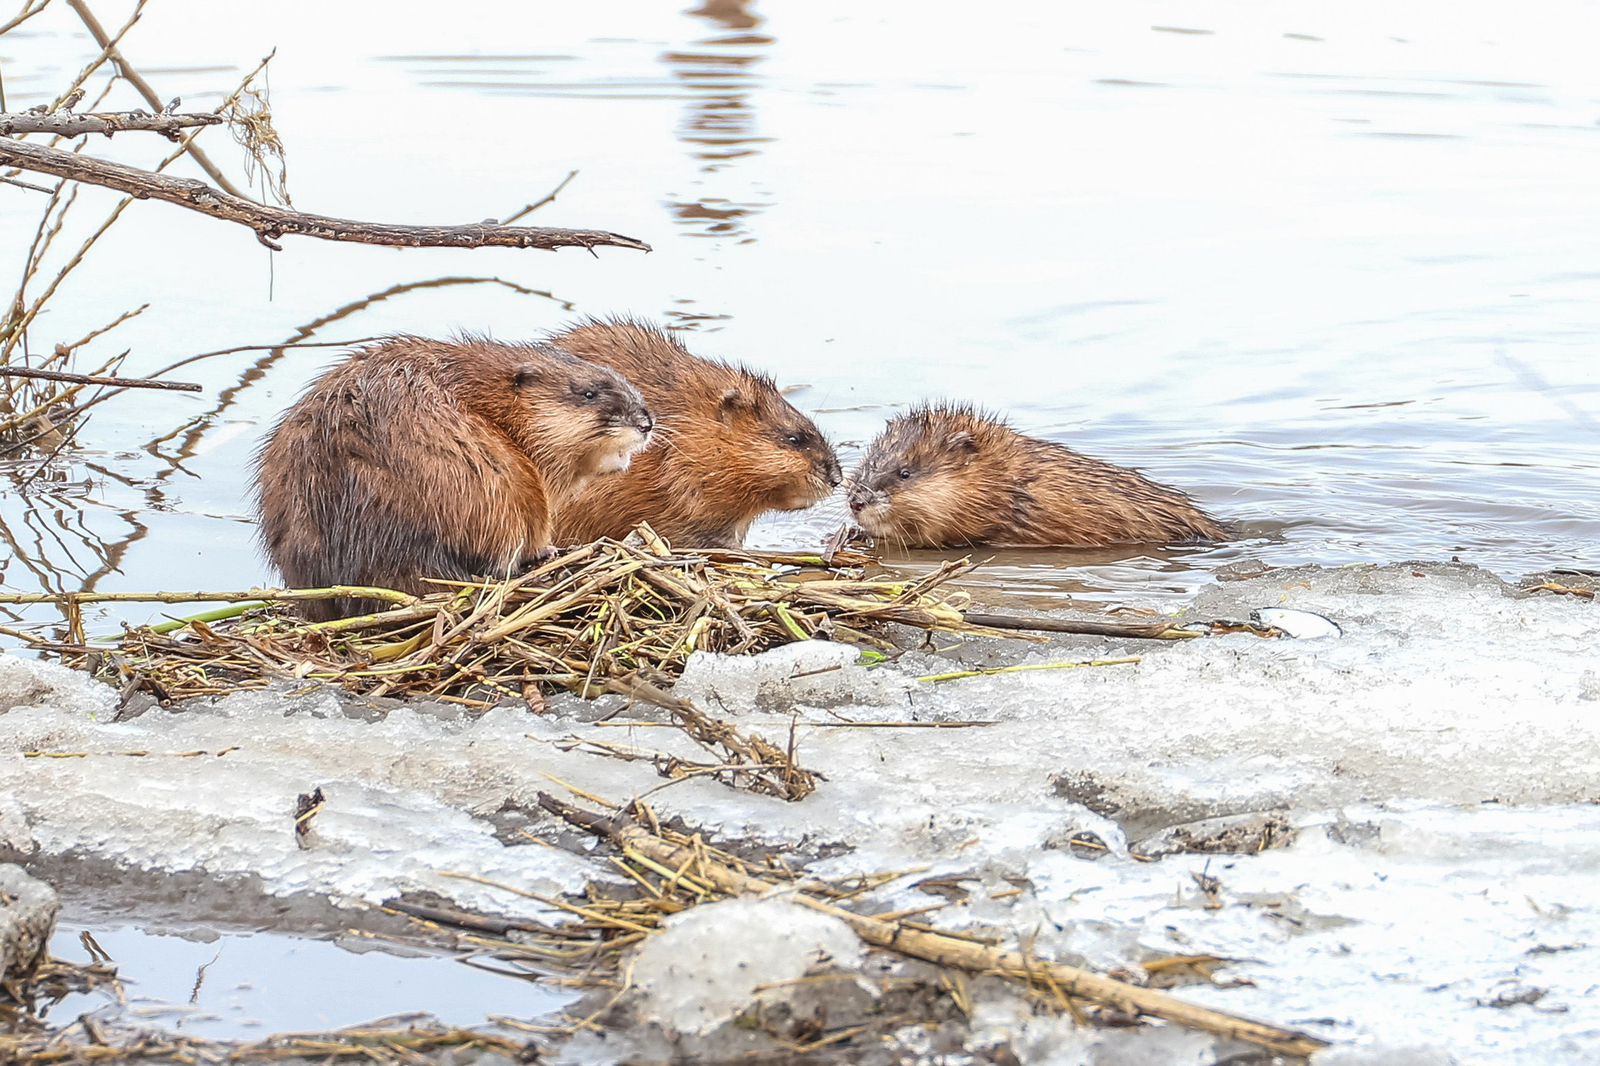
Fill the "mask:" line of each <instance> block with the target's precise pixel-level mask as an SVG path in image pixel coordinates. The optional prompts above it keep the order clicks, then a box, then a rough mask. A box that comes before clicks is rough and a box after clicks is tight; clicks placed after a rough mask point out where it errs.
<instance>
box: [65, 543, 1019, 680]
mask: <svg viewBox="0 0 1600 1066" xmlns="http://www.w3.org/2000/svg"><path fill="white" fill-rule="evenodd" d="M867 561H868V560H867V559H866V558H865V557H864V556H856V555H846V554H844V553H840V554H839V555H836V556H834V557H833V558H831V559H829V560H824V559H823V558H822V557H821V556H817V555H783V554H774V553H758V552H744V551H695V552H693V553H675V552H673V550H672V549H671V548H670V547H669V546H668V545H667V544H666V543H665V542H664V541H662V540H660V539H659V538H657V537H656V536H655V535H654V534H652V533H650V532H649V530H648V527H644V528H641V530H640V533H639V534H638V535H636V536H634V537H631V538H629V540H628V541H627V542H622V543H619V542H615V541H599V542H597V543H594V544H588V545H584V546H582V547H578V548H573V549H571V550H568V551H565V552H562V553H561V554H559V555H557V556H556V557H554V558H552V559H551V560H549V561H548V562H546V563H545V564H543V565H542V566H540V567H538V568H537V569H535V570H533V571H531V572H530V573H528V574H525V575H523V576H521V577H518V578H515V579H513V580H510V581H507V582H503V583H487V584H486V583H460V582H452V583H443V582H441V583H440V586H441V591H439V592H437V593H433V594H430V595H427V596H424V597H421V598H417V597H411V596H406V595H404V594H402V593H396V592H389V591H387V590H360V593H361V594H363V595H373V594H377V595H381V596H382V598H385V599H388V600H390V601H392V602H395V603H396V604H397V606H395V607H393V608H391V609H388V610H384V611H381V612H379V613H375V614H370V615H363V616H361V617H358V618H346V619H339V620H337V621H333V622H321V623H307V622H305V621H303V620H301V619H300V618H298V617H297V616H296V615H294V614H293V613H292V611H291V610H289V609H288V608H287V607H286V606H285V604H286V602H287V601H292V600H296V599H307V598H312V597H316V596H331V595H334V594H343V595H349V594H350V592H351V591H352V590H349V589H340V590H291V591H281V592H275V591H270V590H266V591H264V590H251V591H250V592H249V593H237V594H231V593H230V594H211V595H212V596H214V597H215V598H219V599H221V598H225V597H231V598H239V599H243V598H246V597H249V596H254V597H256V598H259V599H262V600H265V601H268V606H264V607H255V608H253V609H248V610H242V613H237V615H236V616H235V617H231V618H223V619H220V620H219V619H218V618H217V616H216V614H215V613H213V614H211V615H209V616H202V617H201V618H194V619H189V620H186V621H184V622H182V623H165V624H162V625H158V626H143V627H138V628H130V629H128V631H127V632H126V633H125V634H124V635H123V636H122V638H121V639H120V641H119V643H118V645H117V646H116V647H115V649H114V650H111V649H107V650H106V651H103V652H102V651H98V650H96V651H85V652H83V653H80V654H79V655H77V656H75V657H69V659H68V661H69V663H71V664H72V665H76V666H79V667H82V668H86V669H91V670H94V671H95V672H96V673H97V674H98V675H99V676H100V677H102V678H103V679H105V680H108V681H110V682H112V683H113V684H117V685H119V686H122V687H124V688H134V689H137V688H143V689H147V690H148V691H150V692H152V693H153V694H155V695H156V696H157V697H158V698H160V699H162V700H163V701H165V700H177V699H185V698H190V697H195V696H216V695H223V694H226V693H231V692H236V691H240V690H245V689H256V688H263V687H265V686H267V685H268V684H270V683H271V682H273V681H274V680H282V679H292V680H304V681H307V682H321V683H332V684H337V685H339V686H341V687H343V688H345V689H347V690H349V691H350V692H352V693H357V694H362V695H368V696H411V697H419V696H420V697H431V698H435V699H444V700H450V701H453V702H460V703H466V704H469V705H477V706H482V707H487V706H491V705H493V704H495V703H497V702H499V701H500V700H501V699H503V698H507V697H521V698H527V699H529V700H530V701H533V702H536V703H537V701H538V700H539V699H540V691H541V689H543V690H551V689H556V688H564V689H567V690H570V691H573V692H577V693H580V694H582V695H586V696H590V695H597V694H600V693H602V692H608V691H610V692H622V693H625V694H628V695H633V696H639V695H641V691H643V692H644V698H650V696H651V695H652V693H650V691H649V690H650V689H652V688H654V689H657V690H659V689H660V688H664V687H667V686H669V685H670V683H671V681H672V680H673V679H675V678H677V677H678V676H679V675H680V674H681V673H682V670H683V665H684V663H685V662H686V661H687V659H688V657H689V655H690V654H691V653H693V652H695V651H715V652H728V653H733V654H740V653H747V652H759V651H764V650H766V649H768V648H773V647H776V646H778V645H782V644H787V643H790V642H793V641H797V640H809V639H811V638H813V637H819V636H821V637H826V638H830V639H834V640H841V641H848V642H851V643H855V644H860V645H865V646H867V647H869V648H871V647H878V648H886V647H890V645H889V644H888V642H887V640H886V639H885V637H884V627H885V624H886V623H891V622H892V623H900V624H903V625H909V626H914V627H917V628H919V629H923V630H930V631H931V630H940V631H947V632H958V633H972V634H984V635H991V636H1011V637H1015V636H1016V634H1014V633H1002V632H999V631H996V630H990V629H987V628H984V627H981V626H975V625H970V624H968V623H967V622H966V621H964V620H963V618H962V614H961V611H960V609H959V607H958V604H957V597H956V596H951V597H945V596H942V595H940V593H939V592H938V586H940V585H942V584H944V583H945V582H947V581H949V580H950V579H952V578H954V577H956V576H958V575H959V574H961V573H963V572H965V570H966V569H967V568H968V567H967V565H966V564H965V563H958V564H950V565H947V566H945V567H942V568H941V569H939V570H937V571H934V572H933V573H931V574H928V575H926V576H924V577H921V578H918V579H916V580H914V581H888V580H880V581H872V580H865V579H863V578H862V576H861V572H860V569H859V568H860V567H861V566H862V565H863V564H865V563H866V562H867ZM174 595H180V594H174ZM230 613H231V612H230ZM204 617H209V618H210V621H205V620H202V618H204Z"/></svg>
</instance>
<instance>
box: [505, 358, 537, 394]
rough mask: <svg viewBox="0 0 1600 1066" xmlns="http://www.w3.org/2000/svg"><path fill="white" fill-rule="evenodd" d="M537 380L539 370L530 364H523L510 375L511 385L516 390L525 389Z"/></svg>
mask: <svg viewBox="0 0 1600 1066" xmlns="http://www.w3.org/2000/svg"><path fill="white" fill-rule="evenodd" d="M538 380H539V370H538V368H537V367H535V366H533V365H532V364H531V363H524V364H522V365H521V366H519V367H517V372H516V373H515V374H514V375H512V378H511V383H512V384H513V385H515V386H516V387H517V388H519V389H521V388H526V387H527V386H529V385H532V384H533V383H534V382H536V381H538Z"/></svg>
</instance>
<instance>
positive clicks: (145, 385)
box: [0, 366, 200, 392]
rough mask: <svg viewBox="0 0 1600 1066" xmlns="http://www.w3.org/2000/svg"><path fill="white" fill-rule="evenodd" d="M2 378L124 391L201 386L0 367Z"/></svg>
mask: <svg viewBox="0 0 1600 1066" xmlns="http://www.w3.org/2000/svg"><path fill="white" fill-rule="evenodd" d="M0 376H4V377H13V378H38V379H40V380H41V381H70V382H73V383H74V384H78V385H115V386H117V387H119V388H124V389H171V390H173V391H175V392H199V391H200V386H199V385H197V384H195V383H194V382H192V381H156V380H154V379H152V378H124V377H116V376H112V377H99V376H96V375H94V374H69V373H67V372H66V371H64V370H30V369H27V368H26V367H20V366H0Z"/></svg>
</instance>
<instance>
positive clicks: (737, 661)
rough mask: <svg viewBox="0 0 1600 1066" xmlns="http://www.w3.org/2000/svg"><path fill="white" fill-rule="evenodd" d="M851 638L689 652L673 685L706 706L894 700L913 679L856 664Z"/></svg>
mask: <svg viewBox="0 0 1600 1066" xmlns="http://www.w3.org/2000/svg"><path fill="white" fill-rule="evenodd" d="M860 658H861V652H860V649H858V648H856V647H855V646H854V645H851V644H836V643H833V642H831V641H826V640H805V641H797V642H795V643H793V644H785V645H783V646H781V647H778V648H774V649H772V650H771V651H767V652H763V653H762V654H760V655H734V656H729V655H712V654H708V653H705V652H696V653H695V654H694V655H692V656H690V658H689V662H688V664H687V666H686V667H685V669H684V672H683V678H682V679H681V680H680V681H679V682H678V684H677V686H676V687H675V689H674V691H675V692H676V693H677V694H678V695H680V696H682V697H684V698H685V699H687V700H689V701H690V702H692V703H695V704H696V705H697V706H699V707H701V708H702V709H704V710H708V711H732V712H735V713H739V712H746V711H751V710H773V709H788V708H791V707H793V706H795V705H805V706H810V707H837V706H840V705H842V704H865V705H870V706H898V705H902V704H904V703H905V700H906V693H907V692H908V691H910V690H912V689H914V688H915V687H916V682H915V681H913V680H912V679H910V678H908V677H907V676H906V675H905V674H904V673H902V672H900V671H895V670H882V669H868V668H866V667H863V666H860V665H858V660H859V659H860Z"/></svg>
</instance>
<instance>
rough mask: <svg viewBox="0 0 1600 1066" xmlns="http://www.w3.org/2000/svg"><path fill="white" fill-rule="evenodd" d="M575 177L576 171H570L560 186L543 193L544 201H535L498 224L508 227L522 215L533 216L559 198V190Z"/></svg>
mask: <svg viewBox="0 0 1600 1066" xmlns="http://www.w3.org/2000/svg"><path fill="white" fill-rule="evenodd" d="M577 176H578V172H577V171H576V170H574V171H572V172H571V173H569V174H568V175H567V176H566V177H564V178H562V179H561V184H560V185H557V186H556V187H555V188H553V189H551V190H550V191H549V192H547V193H545V194H544V199H542V200H535V201H534V202H533V203H531V204H529V205H528V206H527V207H524V208H523V209H522V210H521V211H518V212H517V213H516V214H514V215H508V216H506V217H505V218H502V219H501V220H500V224H501V225H502V226H509V225H511V223H513V222H515V221H516V220H517V219H519V218H522V217H523V216H524V215H531V214H533V213H534V212H535V211H537V210H539V208H541V207H543V206H544V205H545V204H548V203H550V202H551V201H553V200H554V199H555V198H556V197H557V196H560V195H561V190H562V189H565V188H566V187H567V183H568V182H569V181H571V180H572V179H573V178H575V177H577Z"/></svg>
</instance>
